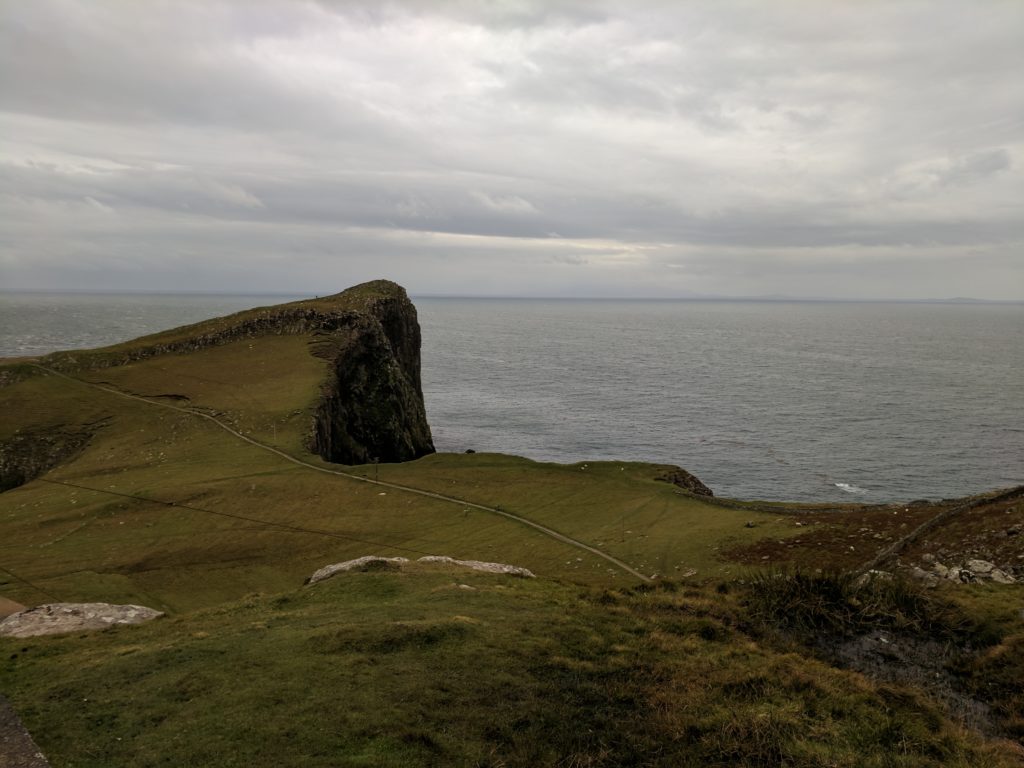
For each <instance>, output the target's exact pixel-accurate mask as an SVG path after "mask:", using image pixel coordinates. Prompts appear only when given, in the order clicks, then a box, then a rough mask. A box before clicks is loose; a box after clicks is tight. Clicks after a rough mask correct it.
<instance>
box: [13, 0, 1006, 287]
mask: <svg viewBox="0 0 1024 768" xmlns="http://www.w3.org/2000/svg"><path fill="white" fill-rule="evenodd" d="M0 14H2V19H0V132H2V135H3V136H4V137H5V140H4V142H3V144H2V145H0V216H2V220H3V227H2V230H0V283H2V285H3V287H4V288H15V289H18V288H36V289H49V288H93V289H104V288H121V289H149V290H153V289H166V290H196V289H201V290H232V291H255V290H274V289H280V290H287V291H309V292H318V293H323V292H325V291H328V290H334V289H340V288H342V287H344V286H346V285H348V284H351V283H353V282H355V281H358V280H362V279H369V278H373V277H378V276H386V277H390V278H392V279H395V280H398V281H400V282H402V283H403V284H405V285H406V286H407V287H408V288H409V289H410V290H411V291H413V292H418V293H441V294H455V293H471V294H506V295H509V294H511V295H608V296H613V295H619V296H687V295H694V294H726V295H762V294H789V295H798V296H800V295H802V296H836V297H853V296H861V297H872V298H885V297H896V296H902V297H911V298H917V297H935V296H952V295H974V296H979V297H984V298H1013V299H1020V298H1024V249H1022V245H1024V216H1022V215H1021V211H1022V210H1024V172H1022V167H1024V79H1022V78H1021V77H1020V73H1021V72H1024V53H1022V52H1024V5H1021V4H1019V3H1011V2H998V1H997V0H992V1H991V2H984V3H978V2H969V1H967V0H964V1H963V2H897V3H887V4H881V3H854V2H852V1H851V2H848V3H840V2H837V3H827V4H810V3H797V2H793V3H781V4H780V3H772V4H768V3H758V2H707V3H699V2H696V3H667V2H666V3H662V2H654V1H653V0H652V2H649V3H626V2H606V3H600V2H565V3H552V2H536V3H532V2H525V1H524V2H509V3H497V4H476V3H469V2H456V1H454V0H453V1H452V2H448V3H442V2H433V3H417V2H411V1H410V2H408V3H389V4H380V3H376V2H372V3H371V2H366V3H357V2H338V3H327V2H322V3H314V2H285V0H279V1H271V0H266V1H264V2H244V3H243V2H240V1H239V2H234V1H231V0H222V1H220V2H218V1H216V0H205V1H204V2H199V1H198V0H197V1H196V2H187V1H186V2H174V3H171V2H166V3H164V2H152V3H150V2H147V3H123V2H115V1H114V0H109V1H108V2H102V1H101V2H95V1H94V0H33V2H31V3H5V4H3V5H2V6H0Z"/></svg>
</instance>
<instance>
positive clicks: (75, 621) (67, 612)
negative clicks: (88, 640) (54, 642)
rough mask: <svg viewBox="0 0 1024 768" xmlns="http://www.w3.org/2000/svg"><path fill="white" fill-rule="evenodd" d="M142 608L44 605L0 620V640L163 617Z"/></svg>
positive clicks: (94, 604) (99, 627)
mask: <svg viewBox="0 0 1024 768" xmlns="http://www.w3.org/2000/svg"><path fill="white" fill-rule="evenodd" d="M163 615H164V614H163V612H162V611H156V610H153V609H152V608H147V607H145V606H143V605H111V604H110V603H46V604H44V605H37V606H36V607H35V608H29V609H27V610H24V611H19V612H18V613H15V614H12V615H10V616H8V617H7V618H6V619H4V620H3V621H0V637H36V636H38V635H59V634H63V633H66V632H83V631H89V630H97V629H109V628H110V627H113V626H116V625H118V624H141V623H143V622H145V621H151V620H152V619H156V618H159V617H160V616H163Z"/></svg>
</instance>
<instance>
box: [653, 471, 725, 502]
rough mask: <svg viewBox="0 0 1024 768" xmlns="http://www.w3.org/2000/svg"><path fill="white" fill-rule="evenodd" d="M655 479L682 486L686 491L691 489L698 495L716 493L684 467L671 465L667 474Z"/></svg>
mask: <svg viewBox="0 0 1024 768" xmlns="http://www.w3.org/2000/svg"><path fill="white" fill-rule="evenodd" d="M654 479H655V480H660V481H661V482H663V483H672V485H674V486H677V487H678V488H682V489H683V490H684V491H689V492H690V493H692V494H695V495H696V496H714V495H715V494H714V493H713V492H712V491H711V489H710V488H708V487H707V486H706V485H704V483H702V482H701V481H700V480H699V479H698V478H697V476H696V475H692V474H690V473H689V472H687V471H686V470H685V469H683V468H682V467H670V468H669V469H668V471H667V472H665V474H663V475H659V476H658V477H656V478H654Z"/></svg>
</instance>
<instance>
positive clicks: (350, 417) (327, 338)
mask: <svg viewBox="0 0 1024 768" xmlns="http://www.w3.org/2000/svg"><path fill="white" fill-rule="evenodd" d="M371 286H377V289H376V291H375V292H376V293H377V295H376V296H374V297H372V298H370V299H368V300H367V301H366V302H365V303H364V308H363V310H362V311H360V312H357V313H354V314H353V315H352V316H350V317H348V318H346V321H345V322H344V323H343V324H342V325H341V326H340V327H336V328H332V329H330V330H328V331H324V332H322V333H321V334H320V335H319V336H318V338H317V340H316V341H315V342H314V343H315V347H316V354H317V355H319V356H321V357H324V358H325V359H327V360H328V361H329V362H330V369H331V375H330V376H329V377H328V380H327V381H326V382H325V384H324V386H323V389H322V393H321V395H322V396H321V400H320V404H319V406H318V407H317V410H316V415H315V416H314V423H313V432H312V434H311V437H310V444H309V447H310V449H311V450H312V451H313V452H315V453H318V454H319V455H320V456H321V457H323V458H324V459H326V460H327V461H335V462H340V463H343V464H364V463H367V462H370V461H374V460H379V461H384V462H391V461H408V460H410V459H415V458H418V457H420V456H423V455H425V454H428V453H433V452H434V445H433V442H432V440H431V436H430V427H429V425H428V424H427V416H426V411H425V409H424V407H423V393H422V389H421V385H420V326H419V322H418V321H417V318H416V308H415V307H414V306H413V305H412V302H411V301H409V298H408V297H407V296H406V295H405V291H404V290H402V289H401V288H400V287H399V286H397V285H395V284H394V283H386V282H384V281H378V282H377V283H368V284H367V285H365V286H357V288H358V289H361V290H366V289H367V288H368V287H371ZM353 290H356V289H353Z"/></svg>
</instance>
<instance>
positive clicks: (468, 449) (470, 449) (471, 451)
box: [466, 448, 476, 453]
mask: <svg viewBox="0 0 1024 768" xmlns="http://www.w3.org/2000/svg"><path fill="white" fill-rule="evenodd" d="M466 453H476V451H474V450H473V449H472V448H467V449H466Z"/></svg>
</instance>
